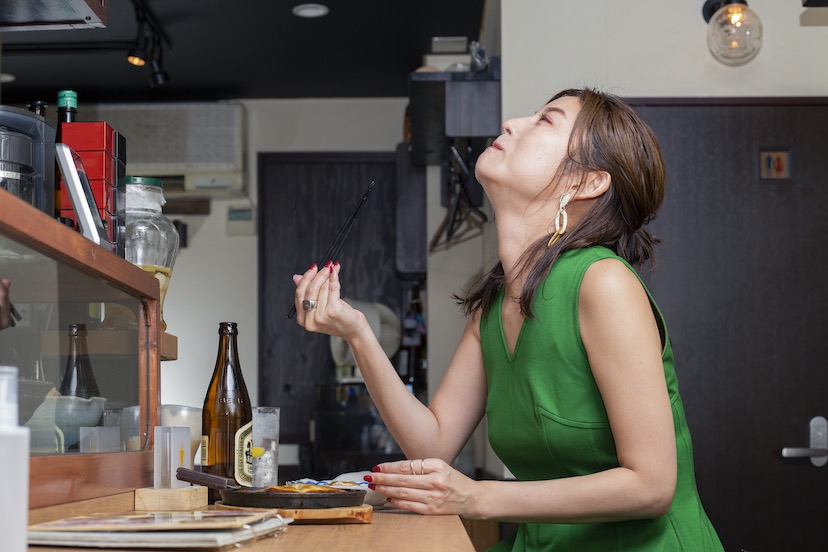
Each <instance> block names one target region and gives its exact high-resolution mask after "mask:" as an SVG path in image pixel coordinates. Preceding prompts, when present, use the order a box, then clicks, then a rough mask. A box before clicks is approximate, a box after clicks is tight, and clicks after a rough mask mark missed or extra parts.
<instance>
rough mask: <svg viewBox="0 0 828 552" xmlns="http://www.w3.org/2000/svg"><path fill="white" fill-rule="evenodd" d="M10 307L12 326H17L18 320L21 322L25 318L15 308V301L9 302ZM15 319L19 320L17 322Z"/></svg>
mask: <svg viewBox="0 0 828 552" xmlns="http://www.w3.org/2000/svg"><path fill="white" fill-rule="evenodd" d="M9 309H11V318H10V320H11V327H12V328H14V327H15V326H17V322H20V321H21V320H23V317H22V316H20V313H19V312H17V309H16V308H14V304H13V303H9ZM15 319H16V320H17V322H15Z"/></svg>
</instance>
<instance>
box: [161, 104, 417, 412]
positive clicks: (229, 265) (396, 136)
mask: <svg viewBox="0 0 828 552" xmlns="http://www.w3.org/2000/svg"><path fill="white" fill-rule="evenodd" d="M244 104H245V108H246V116H247V132H246V141H247V152H248V154H247V182H248V186H249V196H250V198H252V199H250V200H247V199H244V198H241V199H235V200H213V201H212V203H211V211H210V215H208V216H187V217H180V218H181V219H182V220H184V221H185V222H187V223H188V225H189V244H188V247H187V248H186V249H182V250H181V251H180V253H179V255H178V259H177V260H176V263H175V271H174V273H173V277H172V280H171V281H170V287H169V290H168V292H167V299H166V302H165V305H164V319H165V320H166V322H167V326H168V327H167V331H168V332H169V333H171V334H173V335H176V336H177V337H178V360H175V361H166V362H163V363H162V364H161V401H162V403H165V404H169V403H172V404H185V405H190V406H199V407H200V406H201V404H202V402H203V401H204V394H205V393H206V391H207V385H208V384H209V381H210V376H211V374H212V371H213V368H214V367H215V362H216V351H217V346H218V333H217V332H218V323H219V322H221V321H224V320H229V321H232V322H238V324H239V355H240V358H241V363H242V370H243V372H244V379H245V383H246V384H247V388H248V391H249V392H250V398H251V400H252V401H253V403H254V404H258V381H257V371H258V335H257V330H258V298H257V294H258V285H259V282H258V266H257V236H227V235H226V234H225V227H224V225H225V218H226V216H227V208H228V206H245V205H250V203H251V202H255V198H256V181H257V174H256V163H257V161H256V159H257V155H258V153H259V152H287V151H393V150H394V148H395V146H396V144H397V143H399V142H400V141H401V140H402V132H403V131H402V128H403V116H404V112H405V106H406V104H407V99H406V98H389V99H353V100H349V99H324V100H250V101H245V102H244ZM176 218H179V217H176ZM269 285H273V286H280V287H283V288H284V291H285V296H286V297H289V296H291V295H292V294H293V282H291V281H286V282H269Z"/></svg>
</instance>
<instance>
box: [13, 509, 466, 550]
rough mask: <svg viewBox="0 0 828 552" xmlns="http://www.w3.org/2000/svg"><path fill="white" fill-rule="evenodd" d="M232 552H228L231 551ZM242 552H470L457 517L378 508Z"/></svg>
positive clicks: (292, 531) (294, 529)
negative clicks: (368, 516) (361, 520)
mask: <svg viewBox="0 0 828 552" xmlns="http://www.w3.org/2000/svg"><path fill="white" fill-rule="evenodd" d="M29 550H30V551H31V552H71V551H73V550H97V551H99V552H103V551H104V550H108V552H135V549H133V550H120V549H117V550H116V549H111V548H110V549H101V548H95V549H87V548H54V547H44V546H31V547H30V548H29ZM231 550H232V549H231ZM243 550H244V551H245V552H282V551H287V550H290V551H295V550H302V551H303V552H314V551H317V550H318V551H322V552H331V551H334V550H335V551H336V552H368V551H370V550H390V551H393V552H422V551H424V550H439V551H440V552H474V546H473V545H472V542H471V540H470V539H469V535H468V533H467V532H466V530H465V528H464V527H463V523H462V522H461V521H460V518H459V517H458V516H421V515H418V514H412V513H410V512H405V511H402V510H388V509H385V508H380V509H377V510H375V511H374V519H373V521H372V522H371V523H368V524H364V525H362V524H345V525H294V524H291V525H290V526H288V528H287V531H285V532H284V533H282V534H281V535H279V536H278V537H276V538H272V537H268V538H264V539H262V540H259V541H256V542H253V543H249V544H247V545H246V546H244V548H243Z"/></svg>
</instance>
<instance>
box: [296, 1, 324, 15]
mask: <svg viewBox="0 0 828 552" xmlns="http://www.w3.org/2000/svg"><path fill="white" fill-rule="evenodd" d="M292 11H293V15H295V16H296V17H322V16H325V15H328V6H325V5H323V4H299V5H298V6H294V7H293V10H292Z"/></svg>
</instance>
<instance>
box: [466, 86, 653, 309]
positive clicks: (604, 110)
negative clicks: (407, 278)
mask: <svg viewBox="0 0 828 552" xmlns="http://www.w3.org/2000/svg"><path fill="white" fill-rule="evenodd" d="M564 96H574V97H577V98H579V99H580V104H581V109H580V111H579V112H578V116H577V118H576V120H575V124H574V126H573V128H572V134H571V135H570V137H569V146H568V152H567V156H566V157H565V158H564V159H563V161H562V162H561V164H560V166H559V167H558V171H557V173H556V175H555V178H554V179H553V181H552V183H550V186H554V185H555V184H556V183H557V182H560V181H561V180H562V179H564V178H566V177H571V176H576V177H580V179H581V185H583V184H584V179H585V178H586V176H587V173H589V172H590V171H605V172H607V173H608V174H609V175H610V178H611V183H610V186H609V189H608V190H607V191H606V192H605V193H604V194H603V195H601V196H600V197H599V198H598V199H597V200H596V202H595V204H594V205H593V206H592V208H591V209H590V210H589V212H588V213H587V214H586V215H585V216H584V218H583V219H582V220H581V221H580V222H579V223H578V225H577V226H575V227H572V228H570V229H569V231H568V232H566V233H565V234H564V235H563V236H561V238H560V239H559V240H558V241H557V242H556V243H555V244H554V245H553V246H552V247H551V248H548V247H547V242H548V240H549V236H546V237H541V238H540V239H539V240H537V241H536V242H535V243H534V244H533V245H532V246H530V247H529V248H528V249H527V251H526V252H525V253H524V254H523V255H522V256H521V258H520V259H519V260H518V263H517V266H516V267H514V268H515V270H517V271H518V274H524V273H525V274H526V275H527V277H526V281H525V283H524V285H523V289H522V290H521V294H520V310H521V313H522V314H523V316H525V317H527V318H531V317H532V312H531V308H532V302H533V301H534V298H535V294H536V292H537V289H538V286H540V284H541V282H542V281H543V279H544V278H545V277H546V275H547V274H548V273H549V270H550V269H551V268H552V265H553V264H554V263H555V261H556V260H557V259H558V257H560V255H561V254H562V253H563V252H565V251H568V250H570V249H578V248H582V247H589V246H593V245H602V246H604V247H607V248H609V249H610V250H612V251H613V252H614V253H615V254H616V255H618V256H619V257H622V258H624V259H626V260H627V261H628V262H629V263H630V264H631V265H633V266H638V265H641V264H643V263H644V262H645V261H647V260H649V259H651V258H652V256H653V253H654V249H655V246H656V244H658V239H657V238H656V237H655V236H653V235H652V234H651V233H650V232H648V231H647V230H646V229H645V228H644V225H645V224H646V223H648V222H649V221H651V220H652V219H653V218H654V217H655V214H656V211H657V210H658V208H659V206H660V205H661V201H662V199H663V197H664V179H665V170H664V161H663V159H662V156H661V148H660V147H659V145H658V141H657V140H656V137H655V134H654V133H653V131H652V129H651V128H650V127H649V126H648V125H647V123H645V122H644V121H643V120H642V119H641V118H640V117H639V116H638V114H637V113H636V112H635V111H634V110H633V109H632V107H630V105H629V104H628V103H626V102H625V101H623V100H622V99H621V98H619V97H617V96H614V95H612V94H604V93H601V92H598V91H595V90H592V89H589V88H585V89H583V90H576V89H569V90H564V91H562V92H559V93H558V94H556V95H555V96H554V97H553V98H552V99H551V100H549V101H553V100H556V99H558V98H561V97H564ZM504 282H505V273H504V269H503V265H502V264H501V263H500V262H498V263H497V265H495V267H494V268H492V270H491V271H489V273H488V274H487V275H485V276H484V277H483V278H482V279H481V280H480V281H479V282H478V283H477V284H476V285H475V286H474V287H473V288H472V289H471V290H470V291H469V293H468V295H467V296H466V297H464V298H460V297H457V299H458V302H459V303H460V305H461V307H462V309H463V311H464V312H465V314H466V315H469V314H471V313H472V312H474V311H475V310H477V309H478V308H480V309H482V311H483V313H484V314H486V313H488V312H489V308H490V307H491V305H492V303H493V301H494V300H495V298H496V297H497V294H498V292H499V291H500V288H501V287H502V286H503V284H504Z"/></svg>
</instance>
